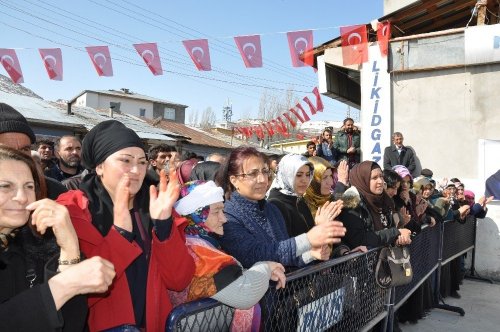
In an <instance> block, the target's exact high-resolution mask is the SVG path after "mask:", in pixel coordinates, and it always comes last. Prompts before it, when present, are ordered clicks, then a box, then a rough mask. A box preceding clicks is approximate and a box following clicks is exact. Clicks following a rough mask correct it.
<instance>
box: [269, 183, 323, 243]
mask: <svg viewBox="0 0 500 332" xmlns="http://www.w3.org/2000/svg"><path fill="white" fill-rule="evenodd" d="M267 201H268V202H269V203H272V204H274V205H276V206H277V207H278V209H279V210H280V212H281V214H282V215H283V219H285V226H286V230H287V233H288V235H289V236H290V237H294V236H297V235H300V234H304V233H307V232H308V231H309V230H310V229H311V228H313V227H314V218H313V216H312V214H311V211H310V210H309V207H308V206H307V204H306V202H305V201H304V199H303V198H299V197H296V196H291V195H285V194H283V193H281V192H280V191H279V190H278V189H276V188H273V189H271V191H270V193H269V198H268V200H267Z"/></svg>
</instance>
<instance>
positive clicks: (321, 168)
mask: <svg viewBox="0 0 500 332" xmlns="http://www.w3.org/2000/svg"><path fill="white" fill-rule="evenodd" d="M309 161H310V162H311V163H312V164H313V166H314V176H313V177H312V180H311V184H310V185H309V187H307V190H306V193H305V194H304V200H305V201H306V203H307V206H308V207H309V210H311V214H312V215H313V216H315V215H316V211H317V210H318V207H319V206H323V204H325V203H326V202H328V201H329V200H330V197H331V195H330V194H328V195H322V194H321V180H322V178H323V174H325V172H326V170H327V169H331V170H332V172H333V167H332V165H331V164H330V163H329V162H328V161H326V160H325V159H323V158H321V157H309ZM332 175H333V174H332Z"/></svg>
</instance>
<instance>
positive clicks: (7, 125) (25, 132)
mask: <svg viewBox="0 0 500 332" xmlns="http://www.w3.org/2000/svg"><path fill="white" fill-rule="evenodd" d="M35 141H36V138H35V133H34V132H33V130H32V129H31V128H30V126H29V124H28V121H27V120H26V118H25V117H24V116H23V115H22V114H21V113H19V112H18V111H16V110H15V109H14V108H13V107H12V106H10V105H7V104H5V103H0V144H2V145H5V146H8V147H10V148H12V149H16V150H19V151H21V152H23V153H24V154H26V155H28V156H31V144H34V143H35ZM45 182H46V184H47V196H48V198H50V199H56V198H57V197H58V196H59V195H60V194H61V193H63V192H65V191H66V188H65V187H64V186H63V185H62V184H60V183H59V182H57V181H56V180H54V179H51V178H48V177H45Z"/></svg>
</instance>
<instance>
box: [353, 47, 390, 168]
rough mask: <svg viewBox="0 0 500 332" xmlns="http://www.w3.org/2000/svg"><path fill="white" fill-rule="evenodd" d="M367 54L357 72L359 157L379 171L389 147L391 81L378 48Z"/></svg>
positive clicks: (384, 60)
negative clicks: (378, 167)
mask: <svg viewBox="0 0 500 332" xmlns="http://www.w3.org/2000/svg"><path fill="white" fill-rule="evenodd" d="M368 53H369V58H368V62H366V63H364V64H363V68H362V69H361V112H360V114H361V151H362V156H361V157H362V160H371V161H374V162H377V163H378V164H379V165H380V166H381V167H382V168H383V161H384V160H383V157H384V156H383V153H384V148H385V147H386V146H389V145H390V144H391V84H390V83H391V81H390V74H389V73H388V72H387V61H388V58H387V57H382V55H381V54H380V49H379V46H378V45H373V46H370V47H369V48H368Z"/></svg>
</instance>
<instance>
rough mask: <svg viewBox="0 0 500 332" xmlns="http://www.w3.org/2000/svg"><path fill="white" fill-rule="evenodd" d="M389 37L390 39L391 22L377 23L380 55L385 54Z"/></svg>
mask: <svg viewBox="0 0 500 332" xmlns="http://www.w3.org/2000/svg"><path fill="white" fill-rule="evenodd" d="M389 39H391V22H389V21H386V22H383V23H380V22H379V23H377V40H378V47H380V54H382V56H387V53H388V48H389Z"/></svg>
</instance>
